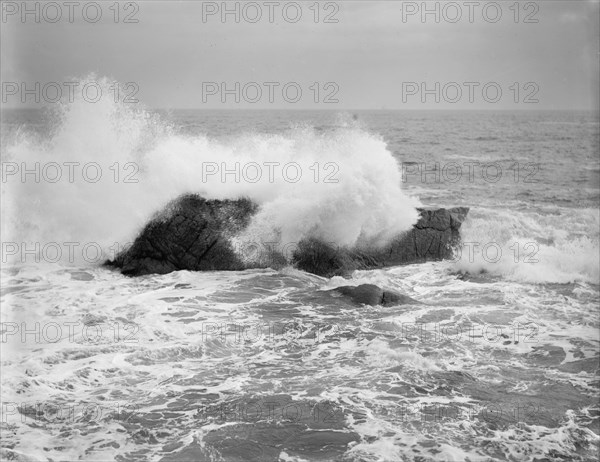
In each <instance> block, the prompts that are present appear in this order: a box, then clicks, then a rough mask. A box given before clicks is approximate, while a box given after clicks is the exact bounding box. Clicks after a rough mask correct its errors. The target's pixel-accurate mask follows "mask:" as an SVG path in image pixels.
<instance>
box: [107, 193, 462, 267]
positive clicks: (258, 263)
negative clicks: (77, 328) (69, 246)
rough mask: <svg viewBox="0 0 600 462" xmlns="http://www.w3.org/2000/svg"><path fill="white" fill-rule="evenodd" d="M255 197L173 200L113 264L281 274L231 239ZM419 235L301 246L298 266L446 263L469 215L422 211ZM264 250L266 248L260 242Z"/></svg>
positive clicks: (273, 258)
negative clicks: (365, 243) (353, 245)
mask: <svg viewBox="0 0 600 462" xmlns="http://www.w3.org/2000/svg"><path fill="white" fill-rule="evenodd" d="M258 208H259V207H258V205H257V204H255V203H254V202H252V201H251V200H249V199H244V198H242V199H237V200H207V199H204V198H202V197H200V196H198V195H193V194H188V195H184V196H181V197H180V198H178V199H176V200H174V201H172V202H171V203H170V204H168V205H167V206H166V207H165V209H164V210H162V211H161V212H160V213H159V214H157V215H156V216H155V217H154V218H153V219H152V220H150V222H149V223H148V224H146V226H145V227H144V229H143V230H142V231H141V232H140V234H139V236H138V237H137V238H136V239H135V241H134V243H133V245H132V246H131V247H130V248H129V249H126V250H125V251H123V252H121V253H120V254H119V255H117V257H116V258H115V259H114V260H113V261H108V262H106V264H107V265H109V266H113V267H116V268H119V269H120V270H121V272H122V273H123V274H126V275H129V276H141V275H145V274H165V273H170V272H172V271H178V270H189V271H215V270H234V271H235V270H243V269H249V268H267V267H271V268H280V267H282V266H284V265H286V264H287V263H288V262H287V261H286V259H285V258H284V256H283V255H282V254H281V253H278V252H277V251H276V250H269V252H268V254H267V255H264V252H263V250H264V249H266V248H267V247H266V246H264V249H261V252H263V254H261V258H260V259H258V260H257V259H251V258H250V259H249V258H246V257H247V255H241V253H240V251H239V250H240V249H234V248H233V246H232V244H231V242H232V241H231V239H232V238H235V237H236V236H238V235H240V233H241V232H242V231H244V230H245V229H246V228H247V226H248V225H249V224H250V221H251V219H252V217H253V216H254V215H255V214H256V212H257V211H258ZM420 212H421V218H420V220H419V221H418V223H417V224H416V225H415V226H414V227H413V229H412V230H411V231H409V232H407V233H404V234H403V235H401V236H398V237H397V238H396V239H394V240H393V241H392V242H391V243H390V244H389V245H388V246H386V247H384V248H360V249H348V248H339V247H336V246H335V245H333V244H328V243H325V242H322V241H319V240H318V239H314V238H307V239H304V240H302V241H300V242H299V243H298V245H297V248H296V250H295V251H294V253H293V255H292V258H291V260H292V261H291V263H292V264H293V265H294V266H296V267H297V268H298V269H301V270H303V271H307V272H309V273H313V274H317V275H320V276H326V277H331V276H335V275H342V276H346V275H348V274H349V273H351V272H352V271H353V270H356V269H370V268H378V267H384V266H393V265H400V264H405V263H415V262H419V261H426V260H440V259H443V258H448V257H450V256H451V255H452V250H451V247H452V246H453V245H455V244H457V243H458V241H459V239H460V235H459V228H460V225H461V223H462V221H463V220H464V218H465V216H466V215H467V212H468V209H467V208H464V207H460V208H454V209H436V210H420ZM258 244H260V243H258Z"/></svg>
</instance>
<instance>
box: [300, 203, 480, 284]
mask: <svg viewBox="0 0 600 462" xmlns="http://www.w3.org/2000/svg"><path fill="white" fill-rule="evenodd" d="M419 212H420V213H421V218H420V219H419V221H418V222H417V223H416V224H415V226H414V227H413V229H411V230H410V231H408V232H406V233H404V234H402V235H400V236H398V237H397V238H395V239H394V240H393V241H392V242H391V243H390V244H389V245H387V246H385V247H383V248H368V247H363V248H355V249H348V248H343V247H336V246H334V245H331V244H328V243H325V242H322V241H319V240H318V239H314V238H309V239H305V240H303V241H301V242H300V243H299V244H298V248H297V249H296V251H295V252H294V255H293V262H294V264H295V265H296V267H297V268H299V269H301V270H303V271H307V272H309V273H314V274H318V275H320V276H325V277H332V276H347V275H348V274H349V273H351V272H352V271H354V270H365V269H371V268H378V267H386V266H396V265H402V264H407V263H418V262H423V261H429V260H443V259H445V258H451V257H452V248H453V247H454V246H456V245H457V244H458V243H459V242H460V232H459V230H460V226H461V224H462V222H463V221H464V219H465V218H466V216H467V213H468V212H469V209H468V208H467V207H456V208H452V209H436V210H429V209H419Z"/></svg>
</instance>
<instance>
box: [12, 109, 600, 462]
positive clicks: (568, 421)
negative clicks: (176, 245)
mask: <svg viewBox="0 0 600 462" xmlns="http://www.w3.org/2000/svg"><path fill="white" fill-rule="evenodd" d="M598 136H599V120H598V116H597V114H593V113H585V112H534V111H532V112H530V111H523V112H500V111H486V112H473V111H468V112H454V111H430V112H428V111H373V112H369V111H353V112H343V111H316V112H307V111H235V110H232V111H202V110H196V111H183V110H171V111H160V110H150V109H142V108H138V107H124V106H123V105H122V104H121V105H119V104H114V103H112V102H102V103H99V104H84V103H83V102H77V101H76V102H74V103H72V104H69V105H66V106H61V107H60V108H52V109H51V110H45V111H38V110H20V111H6V112H3V114H2V156H3V157H2V162H3V178H2V192H3V197H2V206H3V208H2V245H3V252H2V258H3V262H2V280H1V286H2V292H1V297H2V298H1V301H2V312H1V314H2V323H3V324H2V326H3V327H2V331H1V332H0V333H1V334H2V344H1V345H0V346H1V347H2V423H1V425H2V435H3V437H2V446H3V449H2V457H3V459H7V460H93V461H101V460H118V461H130V460H131V461H133V460H155V461H159V460H164V461H180V460H190V461H191V460H215V461H217V460H228V461H230V460H239V461H242V460H256V461H269V460H273V461H277V460H282V461H321V460H339V461H397V460H405V461H428V460H444V461H446V460H457V461H462V460H468V461H496V460H498V461H523V460H531V461H533V460H596V457H597V455H598V449H599V445H600V438H599V436H598V435H599V433H600V426H599V417H600V406H599V405H598V398H599V379H598V366H599V362H598V361H599V360H598V358H599V340H600V339H599V334H598V328H599V319H598V313H599V312H598V304H599V301H600V287H599V248H598V240H599V211H598V206H599V199H600V196H599V193H600V189H599V186H600V185H599V182H600V168H599V164H598V155H597V153H598V148H599V144H598ZM51 163H55V164H57V165H54V164H52V165H50V164H51ZM94 163H95V164H96V165H94ZM236 163H237V164H239V167H238V166H236ZM76 164H77V165H76ZM255 164H256V165H255ZM275 164H278V165H275ZM294 164H295V165H294ZM290 165H291V166H290ZM244 168H245V170H244ZM285 168H287V170H284V169H285ZM24 169H29V171H30V173H29V174H25V176H22V174H23V170H24ZM36 169H37V175H38V176H36ZM69 169H70V170H69ZM236 169H237V172H236ZM259 169H260V174H261V176H260V178H258V179H257V177H258V172H259ZM269 169H271V170H269ZM59 171H60V173H61V177H60V178H59V179H57V178H58V173H59ZM224 171H225V176H222V175H223V172H224ZM227 171H229V173H227ZM299 172H300V174H299V175H298V173H299ZM98 173H100V174H99V175H98ZM270 174H271V175H270ZM185 192H196V193H199V194H202V195H204V196H205V197H209V198H230V197H239V196H245V197H250V198H251V199H253V200H254V201H256V202H257V203H258V204H259V205H260V206H261V208H260V212H259V214H258V215H257V216H256V217H255V219H254V220H253V221H252V223H251V225H250V228H249V230H248V232H247V233H245V234H244V236H242V237H241V238H240V239H242V240H243V241H244V242H243V243H245V244H248V243H249V242H251V243H252V242H254V243H264V242H267V241H269V240H271V241H272V242H275V243H276V245H281V246H285V245H287V244H290V243H294V242H297V241H298V240H299V239H301V238H302V237H304V236H308V235H315V236H318V237H320V238H323V239H326V240H328V241H331V242H335V243H337V244H338V245H353V244H355V243H356V242H358V241H360V240H361V239H367V240H369V241H371V242H377V243H384V242H386V241H387V240H389V238H390V236H393V235H396V234H398V233H401V232H403V231H405V230H407V229H410V227H411V226H412V225H413V224H414V223H415V222H416V220H417V214H416V212H415V208H416V207H451V206H467V207H470V212H469V215H468V217H467V219H466V221H465V222H464V223H463V225H462V228H461V236H462V240H463V244H462V247H459V248H457V249H455V258H454V259H452V260H447V261H440V262H428V263H424V264H414V265H406V266H399V267H391V268H386V269H377V270H371V271H356V272H354V273H353V274H352V276H351V277H350V278H349V279H342V278H340V277H334V278H332V279H325V278H321V277H318V276H315V275H311V274H307V273H304V272H301V271H298V270H296V269H294V268H292V267H286V268H283V269H281V270H278V271H276V270H271V269H262V270H248V271H241V272H225V271H224V272H203V273H193V272H188V271H178V272H174V273H171V274H167V275H162V276H159V275H152V276H144V277H139V278H129V277H124V276H122V275H120V274H119V273H118V272H115V271H112V270H110V269H107V268H104V267H102V266H101V263H102V262H103V261H104V259H105V258H110V257H112V256H114V253H116V252H118V251H119V250H121V249H122V248H124V247H126V246H127V243H129V242H131V241H132V240H133V239H134V238H135V236H136V235H137V233H138V232H139V231H140V229H141V227H142V226H143V225H144V224H145V223H146V222H147V221H148V220H149V219H150V218H151V217H152V216H153V215H154V214H155V213H156V212H157V211H159V210H160V209H161V208H162V207H163V206H164V205H165V204H167V203H168V202H169V201H170V200H172V199H174V198H175V197H177V196H178V195H179V194H182V193H185ZM271 241H269V242H271ZM237 244H239V243H237ZM248 258H252V256H248ZM363 283H370V284H377V285H379V286H381V287H383V288H385V289H392V290H397V291H399V292H401V293H404V294H407V295H409V296H410V297H412V298H414V299H416V300H418V301H419V302H420V304H411V305H403V306H386V307H382V306H355V305H354V304H352V303H351V302H349V301H348V300H346V299H344V298H342V297H338V296H335V295H333V294H332V293H330V292H326V290H328V289H333V288H335V287H338V286H342V285H359V284H363Z"/></svg>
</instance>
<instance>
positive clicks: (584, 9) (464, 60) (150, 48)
mask: <svg viewBox="0 0 600 462" xmlns="http://www.w3.org/2000/svg"><path fill="white" fill-rule="evenodd" d="M34 3H36V2H30V4H34ZM44 3H46V2H41V6H40V16H39V19H40V23H36V22H35V15H34V14H30V15H28V16H26V17H25V22H24V23H23V21H22V17H21V13H22V12H21V11H16V12H15V14H12V12H13V11H14V9H15V8H19V9H20V7H21V2H20V1H19V2H5V1H3V2H2V5H3V15H4V16H3V18H2V23H1V27H2V31H1V42H2V44H1V49H2V63H1V64H2V66H1V68H2V70H1V78H2V81H3V98H6V101H7V103H6V104H3V106H4V107H23V106H26V105H31V102H32V101H33V97H28V102H27V104H26V105H24V104H23V103H22V102H21V100H20V93H17V94H16V95H12V94H8V93H7V87H5V85H6V82H16V83H17V84H21V83H25V84H26V85H27V86H28V87H33V86H34V84H35V82H40V84H41V85H44V84H46V83H47V82H59V83H61V82H65V81H72V80H73V79H74V78H76V77H83V76H86V75H89V74H90V73H92V72H93V73H95V74H96V75H97V76H106V77H109V78H110V79H115V80H118V81H120V82H122V83H125V82H135V83H136V84H137V86H138V88H139V91H138V92H137V94H136V95H135V96H136V97H137V98H138V99H139V100H140V102H141V103H143V104H144V105H147V106H150V107H162V108H211V109H212V108H236V107H238V108H261V109H269V108H272V109H282V108H285V109H294V108H297V109H380V108H387V109H597V106H598V87H599V86H600V85H599V80H598V75H599V65H598V58H599V54H598V53H599V7H598V1H590V0H575V1H573V0H572V1H537V2H523V1H522V2H520V6H519V8H518V10H519V17H518V21H515V8H514V6H513V4H514V3H515V2H514V0H512V1H500V2H498V3H497V5H499V6H500V11H501V12H502V17H501V18H500V19H499V20H498V21H497V22H495V23H494V22H491V21H492V20H493V19H494V16H495V15H496V14H497V11H498V10H497V8H496V6H495V5H489V4H491V3H493V2H476V3H477V5H472V6H469V4H468V2H454V5H452V6H447V5H445V4H447V3H448V2H428V5H427V7H428V8H429V9H431V10H433V9H434V8H436V3H437V5H438V6H437V8H439V9H440V22H439V23H436V22H435V19H436V18H435V16H434V14H429V15H427V16H426V17H425V21H423V20H422V17H421V14H420V13H421V11H417V12H416V14H409V13H411V12H412V11H411V8H413V9H414V8H419V10H420V7H421V2H420V1H419V2H400V1H368V2H366V1H364V2H362V1H338V2H329V4H328V5H326V4H327V2H320V5H318V6H319V8H318V10H319V18H318V22H316V23H315V17H314V14H315V10H316V8H315V7H314V6H313V5H314V3H315V2H314V1H308V2H298V4H299V5H300V11H301V12H302V17H301V18H300V19H299V20H298V21H297V22H295V23H293V22H291V20H292V19H293V17H294V15H295V14H296V13H297V11H298V9H297V7H296V6H295V5H289V4H291V3H293V2H284V1H281V2H273V4H272V6H269V4H268V2H260V1H259V2H256V3H255V4H254V5H250V6H248V5H246V4H247V3H248V2H239V6H238V8H239V9H240V10H239V11H240V22H239V23H236V22H235V15H234V14H230V15H228V16H226V17H225V22H223V21H222V18H221V15H220V11H218V12H216V14H212V15H208V16H206V17H205V20H203V9H204V12H205V13H210V12H212V10H213V9H214V8H218V9H219V10H220V9H221V2H199V1H196V2H191V1H186V2H175V1H170V2H166V1H139V2H135V3H136V5H137V11H135V10H134V8H135V6H131V5H129V6H128V7H127V8H128V9H127V10H126V9H125V7H126V5H125V3H121V5H120V11H119V13H120V15H119V19H118V22H116V23H115V17H114V9H110V7H111V5H113V3H114V2H113V1H108V2H99V3H100V4H101V11H102V18H101V19H100V20H99V21H98V22H96V23H91V22H88V21H86V20H85V18H84V17H83V13H82V8H83V5H86V4H89V3H91V2H85V1H83V2H79V6H76V7H74V10H73V22H72V23H71V22H69V17H68V15H69V9H68V8H69V7H68V6H67V5H64V2H57V4H58V5H59V7H60V8H61V14H62V17H61V18H60V19H59V20H58V21H57V22H55V23H50V22H48V21H47V20H46V19H53V18H54V17H55V16H56V13H57V9H56V8H55V7H54V6H47V7H45V13H44V11H43V9H44ZM234 3H235V2H229V8H231V9H234V8H236V7H235V5H234ZM526 4H527V5H526ZM256 6H258V7H259V8H260V9H261V11H262V17H261V18H260V19H259V20H258V21H257V22H255V23H251V22H249V21H247V20H245V18H247V19H253V18H254V17H255V15H256V13H257V8H256ZM284 6H285V7H286V8H287V9H286V10H285V13H284ZM456 6H458V8H460V10H461V12H462V17H461V19H459V20H458V21H457V22H454V23H452V22H450V21H449V20H451V19H453V18H454V17H455V16H456V14H457V12H458V9H457V7H456ZM484 6H485V7H486V10H485V15H484ZM31 8H32V9H33V8H34V6H31ZM270 8H272V12H273V18H272V19H273V22H271V21H270V19H271V18H269V9H270ZM311 8H312V9H311ZM470 8H472V12H473V16H472V20H473V21H472V22H470V18H469V13H470V11H469V9H470ZM336 10H337V11H336ZM86 11H87V18H88V19H93V17H94V15H95V9H94V7H93V6H92V7H89V8H88V9H87V10H86ZM244 13H245V16H244ZM403 13H404V14H405V15H406V16H405V17H404V18H403ZM127 14H132V16H131V17H130V19H137V20H138V22H137V23H125V22H124V19H125V16H126V15H127ZM284 14H286V15H287V16H284ZM328 14H332V16H330V19H333V20H337V23H325V22H324V19H325V17H326V16H327V15H328ZM286 17H287V18H288V20H286ZM486 17H487V18H488V20H486ZM526 19H528V20H537V22H525V20H526ZM203 82H204V83H205V85H204V89H205V91H204V99H205V101H203ZM206 82H216V83H218V84H219V85H220V84H221V83H222V82H225V83H226V85H227V86H228V87H229V88H235V87H234V85H235V82H239V83H240V93H239V95H240V101H241V102H240V103H239V104H236V103H235V101H234V96H233V95H229V96H227V95H225V96H227V100H226V103H225V104H224V103H222V102H221V93H220V92H219V88H218V87H214V86H210V85H211V84H208V86H207V85H206ZM249 82H256V84H257V86H259V87H260V88H261V90H262V97H260V98H258V102H257V103H254V104H252V103H250V102H247V101H245V99H244V96H246V99H252V98H255V97H257V96H256V86H254V85H253V84H251V85H249V86H247V87H246V90H247V93H246V94H245V95H244V93H243V90H242V88H243V87H244V85H246V84H248V83H249ZM264 82H277V83H278V84H279V85H278V86H275V84H272V86H271V88H272V89H273V102H270V101H269V86H268V85H266V86H265V85H264ZM288 82H295V83H296V84H297V85H295V86H296V87H299V88H300V89H301V90H302V98H301V99H300V100H299V101H298V102H297V103H291V102H288V101H286V100H285V99H284V95H283V94H282V88H283V86H284V85H285V84H286V83H288ZM314 82H318V83H319V84H318V87H319V89H320V91H319V95H318V98H319V99H318V102H315V101H314V98H315V88H316V87H315V86H314V85H313V83H314ZM327 82H333V84H330V85H329V86H327V87H325V84H326V83H327ZM407 82H409V83H408V84H407ZM410 82H415V83H416V86H414V85H413V84H411V83H410ZM436 82H439V85H440V87H439V88H440V90H439V97H440V102H439V103H436V102H435V101H434V97H435V95H434V94H430V95H428V96H427V95H426V96H427V100H426V102H425V103H423V102H422V99H421V96H422V95H421V88H420V86H421V84H422V83H424V84H425V85H426V86H427V88H430V89H435V84H436ZM449 82H456V84H450V85H447V84H448V83H449ZM464 82H473V84H471V85H472V86H471V87H470V88H471V89H472V91H473V94H472V97H473V102H470V101H469V99H470V98H469V96H470V95H469V86H465V85H464ZM515 82H518V87H519V93H518V94H516V87H515V86H513V84H514V83H515ZM403 83H404V85H403ZM486 83H491V85H488V87H487V93H486V94H485V95H484V93H483V86H484V85H485V84H486ZM295 86H291V87H289V88H288V93H287V96H288V98H289V99H290V100H291V99H293V98H294V97H295V95H296V93H295V91H296V90H295V88H294V87H295ZM311 86H312V89H311ZM444 86H446V87H445V92H444ZM403 87H404V90H405V91H404V94H403ZM457 87H459V88H460V90H461V91H462V96H460V97H459V96H458V93H456V90H457ZM131 88H133V87H130V89H131ZM497 88H500V89H501V91H502V96H501V98H500V99H499V101H498V102H496V103H492V102H488V101H486V100H485V99H484V96H487V98H488V99H489V101H493V100H494V99H495V98H496V90H497ZM336 89H337V92H336V93H335V94H334V95H332V98H334V99H338V100H339V103H329V104H326V103H324V102H323V100H324V99H325V97H326V96H327V95H328V94H330V93H332V92H334V91H335V90H336ZM209 90H211V91H210V92H209ZM19 91H20V90H19ZM64 91H65V92H66V91H67V88H66V87H64ZM215 92H216V94H208V93H215ZM415 92H416V93H415ZM408 93H415V94H408ZM403 97H404V98H403ZM515 97H516V98H517V100H518V103H515ZM527 97H529V99H530V100H534V101H535V100H536V99H537V100H538V101H539V102H537V103H536V102H534V103H529V104H526V103H524V102H523V100H525V99H526V98H527ZM452 99H456V100H457V102H456V103H451V102H449V100H452Z"/></svg>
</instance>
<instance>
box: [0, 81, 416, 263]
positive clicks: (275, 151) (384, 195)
mask: <svg viewBox="0 0 600 462" xmlns="http://www.w3.org/2000/svg"><path fill="white" fill-rule="evenodd" d="M91 79H93V80H94V81H97V82H100V84H101V87H102V89H103V93H104V94H106V95H109V94H110V90H109V86H110V82H109V81H108V80H107V79H94V77H93V76H92V77H88V80H91ZM85 82H86V80H84V81H82V82H81V84H82V85H83V84H84V83H85ZM55 121H56V124H55V127H54V129H53V130H51V133H50V135H49V136H48V137H47V138H46V139H44V140H41V141H40V140H39V139H37V138H36V137H34V136H27V135H23V134H22V133H21V134H20V136H19V137H18V138H17V139H14V140H10V141H9V142H8V143H7V151H6V152H7V153H6V156H5V158H4V159H3V160H4V161H10V162H14V163H16V164H18V165H19V166H20V167H22V168H29V169H31V168H32V167H33V166H34V165H35V164H36V163H39V165H40V167H39V170H40V171H41V177H40V178H39V181H37V180H38V179H37V178H33V176H32V175H29V176H28V177H26V178H25V180H26V181H21V177H20V175H19V174H16V175H13V176H11V177H9V178H7V181H6V182H4V183H3V189H4V191H3V192H4V197H5V199H6V200H5V205H6V207H4V208H3V221H4V223H5V229H4V231H5V233H6V234H5V236H7V239H5V240H9V241H15V242H20V243H21V242H29V243H35V242H37V243H41V245H42V246H43V245H44V243H48V242H58V243H64V242H76V243H78V244H80V245H82V246H83V245H84V244H85V243H90V242H93V243H96V244H98V245H99V246H100V247H101V248H102V249H103V251H104V252H105V253H106V255H108V256H110V254H111V251H114V249H115V243H117V245H116V248H122V245H125V243H127V242H130V241H131V240H133V239H134V238H135V236H136V234H137V233H138V232H139V230H140V228H141V227H142V226H143V225H144V224H145V223H146V222H147V221H148V220H149V219H150V218H151V217H152V215H153V214H154V213H155V212H157V211H158V210H160V209H161V208H162V207H163V206H164V205H165V204H166V203H168V202H169V201H170V200H172V199H174V198H175V197H177V196H179V195H180V194H183V193H198V194H201V195H203V196H204V197H207V198H211V199H226V198H237V197H241V196H245V197H249V198H250V199H252V200H254V201H255V202H257V203H258V204H259V205H260V211H259V213H258V214H257V215H256V216H255V218H254V220H253V222H252V223H251V225H250V227H249V230H248V233H247V235H246V237H245V239H260V240H261V241H263V242H264V241H268V240H269V239H273V236H275V238H276V239H277V240H279V241H280V242H282V243H288V242H298V241H299V240H300V239H301V238H302V237H305V236H307V235H313V236H317V237H320V238H323V239H326V240H328V241H332V242H335V243H336V244H338V245H353V244H354V243H356V241H357V240H358V239H359V238H360V239H369V240H371V241H373V242H376V243H383V242H385V241H386V240H387V239H389V238H391V237H393V236H394V235H397V234H398V233H400V232H402V231H404V230H407V229H409V228H410V227H411V226H412V225H413V224H414V223H415V222H416V220H417V218H418V214H417V212H416V210H415V208H416V207H417V206H419V205H420V204H419V202H418V200H416V199H413V198H410V197H408V196H407V195H406V194H405V193H404V192H403V191H402V190H401V178H400V172H399V169H398V166H397V163H396V160H395V159H394V158H393V156H392V154H391V153H390V151H389V150H388V149H387V147H386V144H385V143H384V141H383V140H382V139H380V138H379V137H378V136H375V135H373V134H371V133H369V132H368V131H365V130H364V129H361V128H359V127H357V126H353V125H349V124H346V125H342V126H338V127H336V128H333V129H328V130H326V131H324V132H318V131H317V130H315V129H314V128H312V127H292V128H290V129H289V130H288V131H287V132H286V133H285V134H265V133H262V134H256V133H253V134H243V133H241V134H239V135H238V136H236V137H234V138H233V139H229V140H227V141H219V140H216V139H212V138H210V137H208V136H205V135H189V134H183V133H181V132H179V131H178V130H177V129H176V128H174V127H172V126H171V125H169V124H168V123H167V122H165V121H164V120H161V119H160V118H159V117H158V116H157V115H156V114H152V113H150V112H148V111H145V110H142V109H139V108H132V107H131V106H128V105H126V104H124V103H118V102H115V101H114V100H113V98H112V97H105V98H102V99H101V100H100V101H98V102H96V103H90V102H88V101H85V100H83V99H82V98H81V97H79V98H76V99H75V101H73V102H72V103H69V104H66V105H64V106H62V107H61V108H60V111H57V114H56V119H55ZM73 162H77V163H78V164H77V165H73V164H69V163H73ZM49 163H56V164H58V165H59V167H60V169H61V171H62V177H61V178H60V179H59V180H58V181H53V182H52V181H47V179H48V178H50V177H51V179H54V178H55V177H56V176H57V173H56V172H57V171H58V170H57V169H56V168H54V169H53V168H52V167H48V168H47V169H46V170H44V168H45V167H46V166H48V164H49ZM69 168H72V172H70V171H69ZM227 172H229V173H227ZM71 173H72V174H71ZM121 244H122V245H121ZM65 255H66V253H65ZM77 256H78V254H77V253H75V257H76V258H77ZM69 257H71V255H69ZM77 263H81V261H78V262H77Z"/></svg>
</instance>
